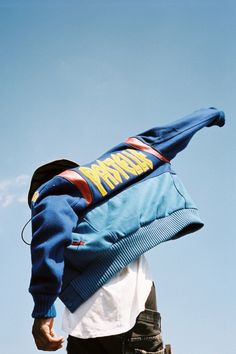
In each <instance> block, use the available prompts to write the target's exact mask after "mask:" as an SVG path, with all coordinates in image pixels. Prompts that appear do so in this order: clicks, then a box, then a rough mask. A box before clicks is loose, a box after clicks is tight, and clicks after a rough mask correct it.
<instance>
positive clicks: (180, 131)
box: [137, 107, 225, 161]
mask: <svg viewBox="0 0 236 354" xmlns="http://www.w3.org/2000/svg"><path fill="white" fill-rule="evenodd" d="M224 124H225V115H224V112H223V111H219V110H217V109H216V108H213V107H212V108H207V109H200V110H198V111H195V112H193V113H192V114H189V115H187V116H185V117H184V118H181V119H179V120H177V121H175V122H173V123H171V124H168V125H166V126H162V127H155V128H153V129H150V130H147V131H146V132H143V133H141V134H139V135H138V136H137V138H139V139H140V140H141V141H143V142H144V143H146V144H149V145H150V146H152V147H153V148H155V149H157V150H158V151H159V152H160V153H162V154H163V155H164V156H165V158H167V159H168V160H169V161H170V160H172V159H173V158H174V157H175V156H176V155H177V154H178V153H179V152H180V151H182V150H183V149H184V148H185V147H186V146H187V145H188V143H189V142H190V140H191V139H192V137H193V136H194V135H195V134H196V133H197V132H198V131H199V130H200V129H202V128H204V127H211V126H214V125H215V126H218V127H222V126H223V125H224Z"/></svg>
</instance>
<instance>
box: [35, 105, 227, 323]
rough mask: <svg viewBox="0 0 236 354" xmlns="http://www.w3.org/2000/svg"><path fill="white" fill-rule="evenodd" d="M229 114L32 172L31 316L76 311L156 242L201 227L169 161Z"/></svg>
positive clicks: (205, 113)
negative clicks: (59, 307)
mask: <svg viewBox="0 0 236 354" xmlns="http://www.w3.org/2000/svg"><path fill="white" fill-rule="evenodd" d="M224 122H225V120H224V113H223V112H222V111H219V110H217V109H215V108H209V109H201V110H199V111H196V112H194V113H192V114H190V115H188V116H186V117H184V118H182V119H180V120H178V121H176V122H174V123H172V124H169V125H166V126H163V127H156V128H152V129H150V130H147V131H145V132H144V133H141V134H138V135H135V136H133V137H130V138H128V139H127V140H126V141H125V142H123V143H121V144H119V145H117V146H115V147H114V148H112V149H111V150H109V151H108V152H106V153H105V154H103V155H102V156H101V157H99V158H98V159H97V160H95V161H93V162H92V163H89V164H85V165H82V166H79V165H78V164H77V163H75V162H72V161H68V160H58V161H55V162H52V163H50V164H47V165H44V166H43V167H40V168H39V169H38V170H36V172H35V174H34V175H33V178H32V182H31V187H30V191H29V202H30V206H31V209H32V243H31V255H32V276H31V281H30V287H29V291H30V293H31V294H32V296H33V300H34V310H33V313H32V316H33V317H54V316H55V315H56V311H55V306H54V302H55V300H56V298H57V297H58V296H59V298H60V299H61V300H62V302H63V303H64V304H65V305H66V307H67V308H68V309H69V310H70V311H71V312H74V311H75V310H76V309H77V308H78V306H80V304H82V303H83V302H84V301H86V300H87V299H88V298H89V297H90V296H91V295H92V294H94V293H95V292H96V291H97V290H98V289H99V288H100V287H101V286H102V285H103V284H104V283H105V282H107V281H108V280H109V279H110V278H111V277H112V276H114V275H115V274H116V273H117V272H118V271H120V270H121V269H122V268H124V267H125V266H126V265H128V264H129V263H130V262H132V261H133V260H134V259H136V258H137V257H139V256H140V255H142V254H143V253H145V252H146V251H148V250H150V249H151V248H153V247H155V246H157V245H158V244H160V243H162V242H164V241H168V240H173V239H177V238H179V237H182V236H184V235H186V234H189V233H192V232H194V231H196V230H199V229H200V228H201V227H202V226H203V223H202V221H201V219H200V217H199V215H198V210H197V208H196V206H195V204H194V202H193V201H192V200H191V198H190V196H189V195H188V193H187V191H186V190H185V188H184V186H183V184H182V183H181V181H180V179H179V178H178V176H177V175H176V174H175V172H174V171H173V170H172V168H171V165H170V161H171V160H172V159H173V158H174V157H175V156H176V154H177V153H179V152H180V151H181V150H183V149H184V148H185V147H186V146H187V144H188V143H189V141H190V139H191V138H192V136H193V135H194V134H195V133H196V132H197V131H198V130H200V129H201V128H203V127H211V126H213V125H217V126H219V127H221V126H223V125H224Z"/></svg>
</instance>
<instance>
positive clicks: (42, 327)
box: [32, 318, 64, 351]
mask: <svg viewBox="0 0 236 354" xmlns="http://www.w3.org/2000/svg"><path fill="white" fill-rule="evenodd" d="M32 334H33V336H34V340H35V344H36V346H37V348H38V349H39V350H44V351H56V350H58V349H60V348H62V345H63V342H64V339H63V337H57V336H56V334H55V333H54V330H53V319H51V318H50V319H48V318H47V319H35V321H34V325H33V328H32Z"/></svg>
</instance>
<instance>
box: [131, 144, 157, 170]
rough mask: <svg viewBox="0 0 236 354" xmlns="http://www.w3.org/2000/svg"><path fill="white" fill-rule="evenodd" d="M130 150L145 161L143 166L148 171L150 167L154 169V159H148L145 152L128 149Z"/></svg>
mask: <svg viewBox="0 0 236 354" xmlns="http://www.w3.org/2000/svg"><path fill="white" fill-rule="evenodd" d="M128 151H129V152H130V153H131V154H132V155H134V156H136V157H137V158H138V159H139V160H140V161H141V162H142V163H143V164H142V167H144V168H145V171H147V170H148V169H151V170H153V163H152V160H150V159H148V158H147V156H146V155H145V154H144V153H143V152H140V151H136V150H132V149H128Z"/></svg>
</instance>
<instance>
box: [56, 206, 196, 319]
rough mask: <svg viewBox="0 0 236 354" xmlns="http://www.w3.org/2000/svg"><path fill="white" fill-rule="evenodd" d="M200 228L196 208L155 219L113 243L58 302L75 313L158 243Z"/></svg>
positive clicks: (68, 287)
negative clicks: (112, 278) (113, 278)
mask: <svg viewBox="0 0 236 354" xmlns="http://www.w3.org/2000/svg"><path fill="white" fill-rule="evenodd" d="M202 226H203V223H202V221H201V220H200V218H199V216H198V211H197V210H196V209H182V210H178V211H176V212H174V213H173V214H171V215H169V216H167V217H164V218H161V219H158V220H155V221H153V222H152V223H150V224H148V225H145V226H143V227H141V228H140V229H139V230H138V231H136V232H134V233H133V234H130V235H127V236H125V237H123V238H121V239H120V240H119V241H117V242H116V243H115V244H113V245H112V246H111V247H110V248H109V249H108V250H107V251H106V252H104V253H103V255H102V257H100V258H99V259H97V260H96V262H94V263H92V264H91V266H90V267H88V268H86V269H85V270H84V271H83V273H81V274H79V276H77V277H76V278H75V279H73V280H72V282H71V283H70V285H69V286H67V288H66V289H64V290H63V291H62V293H61V294H60V299H61V300H62V302H64V304H65V305H66V307H67V308H68V309H69V310H70V311H71V312H74V311H75V310H76V309H77V308H78V307H79V305H81V303H83V302H84V301H86V300H87V299H88V298H89V297H90V296H91V295H93V294H94V293H95V292H96V291H97V290H98V289H99V288H100V287H101V286H102V285H104V284H105V283H106V282H107V281H108V280H109V279H110V278H111V277H112V276H113V275H114V274H116V273H117V272H119V271H120V270H121V269H123V268H124V267H126V266H127V265H128V264H129V263H131V262H132V261H133V260H134V259H136V258H137V257H139V256H141V255H142V254H143V253H145V252H147V251H148V250H150V249H151V248H153V247H155V246H157V245H158V244H160V243H162V242H165V241H168V240H171V239H175V238H178V237H181V236H184V235H186V234H189V233H192V232H194V231H197V230H199V229H200V228H201V227H202Z"/></svg>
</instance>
